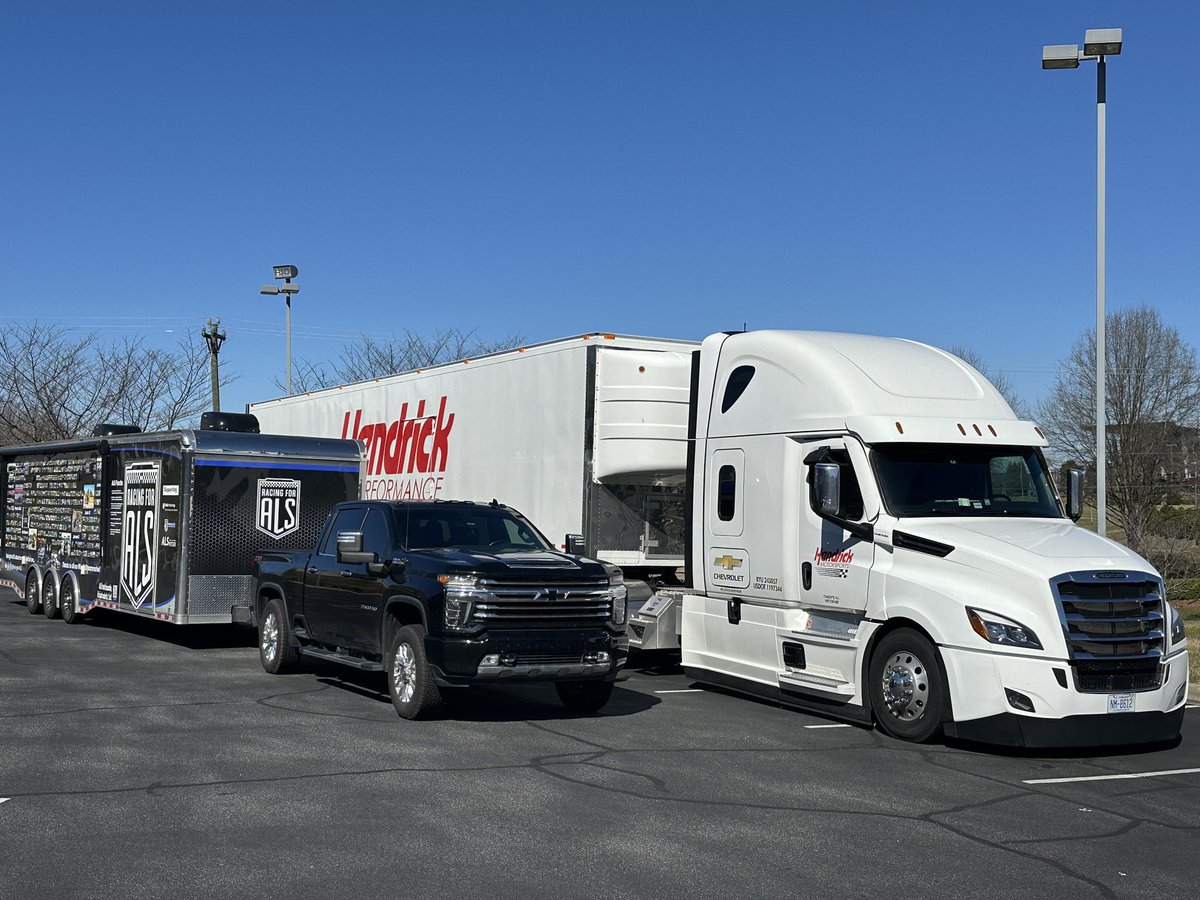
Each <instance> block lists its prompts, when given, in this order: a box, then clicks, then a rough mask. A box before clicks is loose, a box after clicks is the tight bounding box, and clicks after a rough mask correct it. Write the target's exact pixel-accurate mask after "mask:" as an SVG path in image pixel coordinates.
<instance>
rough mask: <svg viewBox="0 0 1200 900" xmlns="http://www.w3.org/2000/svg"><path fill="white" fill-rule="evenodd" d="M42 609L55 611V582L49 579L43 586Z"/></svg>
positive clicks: (50, 611) (49, 611)
mask: <svg viewBox="0 0 1200 900" xmlns="http://www.w3.org/2000/svg"><path fill="white" fill-rule="evenodd" d="M42 609H44V610H45V611H46V612H48V613H52V612H54V582H53V581H47V582H46V586H45V587H44V588H42Z"/></svg>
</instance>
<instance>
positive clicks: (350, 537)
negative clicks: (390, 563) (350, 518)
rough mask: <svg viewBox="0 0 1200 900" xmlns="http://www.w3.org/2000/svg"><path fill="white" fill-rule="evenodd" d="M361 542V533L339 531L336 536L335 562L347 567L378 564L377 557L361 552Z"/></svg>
mask: <svg viewBox="0 0 1200 900" xmlns="http://www.w3.org/2000/svg"><path fill="white" fill-rule="evenodd" d="M362 540H363V536H362V532H361V531H339V532H338V536H337V561H338V562H339V563H343V564H345V565H349V566H354V565H361V564H362V563H373V562H378V557H377V556H376V555H375V554H374V553H370V552H365V551H364V550H363V548H362Z"/></svg>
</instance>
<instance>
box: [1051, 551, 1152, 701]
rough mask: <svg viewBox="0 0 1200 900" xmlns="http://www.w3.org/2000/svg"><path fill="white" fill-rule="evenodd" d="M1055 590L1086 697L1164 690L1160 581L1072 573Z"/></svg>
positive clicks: (1127, 574)
mask: <svg viewBox="0 0 1200 900" xmlns="http://www.w3.org/2000/svg"><path fill="white" fill-rule="evenodd" d="M1050 586H1051V589H1052V590H1053V591H1054V596H1055V599H1056V601H1057V602H1058V609H1059V617H1060V619H1061V620H1062V625H1063V632H1064V634H1065V635H1066V638H1067V650H1068V653H1069V655H1070V658H1071V660H1072V662H1071V665H1072V667H1073V668H1074V670H1075V683H1076V686H1077V687H1078V689H1079V690H1080V691H1081V692H1083V693H1108V692H1112V691H1151V690H1155V689H1156V688H1158V687H1159V685H1160V684H1161V683H1162V665H1161V660H1162V656H1163V653H1164V650H1165V647H1166V644H1165V640H1164V637H1163V623H1164V621H1165V617H1164V601H1163V594H1162V587H1161V583H1160V582H1159V581H1158V580H1157V579H1154V578H1150V577H1148V576H1147V575H1146V574H1145V573H1144V572H1112V571H1101V572H1069V573H1067V574H1066V575H1060V576H1059V577H1058V578H1054V579H1052V580H1051V582H1050Z"/></svg>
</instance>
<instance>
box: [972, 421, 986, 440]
mask: <svg viewBox="0 0 1200 900" xmlns="http://www.w3.org/2000/svg"><path fill="white" fill-rule="evenodd" d="M971 427H972V428H974V429H975V433H976V434H977V435H979V436H980V437H983V432H982V431H980V430H979V426H978V425H976V424H975V423H973V422H972V423H971Z"/></svg>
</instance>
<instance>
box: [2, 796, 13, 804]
mask: <svg viewBox="0 0 1200 900" xmlns="http://www.w3.org/2000/svg"><path fill="white" fill-rule="evenodd" d="M10 799H12V798H11V797H0V803H7V802H8V801H9V800H10Z"/></svg>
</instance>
